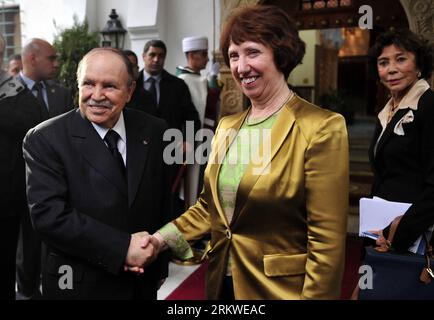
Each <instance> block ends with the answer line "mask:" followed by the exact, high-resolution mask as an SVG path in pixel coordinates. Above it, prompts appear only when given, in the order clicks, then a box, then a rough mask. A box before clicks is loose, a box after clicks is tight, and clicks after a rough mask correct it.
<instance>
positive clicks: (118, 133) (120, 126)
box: [23, 48, 168, 299]
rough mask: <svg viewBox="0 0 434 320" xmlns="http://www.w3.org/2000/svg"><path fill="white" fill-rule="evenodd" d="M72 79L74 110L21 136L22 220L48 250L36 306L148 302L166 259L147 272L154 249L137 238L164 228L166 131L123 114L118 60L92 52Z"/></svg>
mask: <svg viewBox="0 0 434 320" xmlns="http://www.w3.org/2000/svg"><path fill="white" fill-rule="evenodd" d="M77 78H78V83H79V110H73V111H70V112H68V113H66V114H64V115H62V116H60V117H57V118H55V119H51V120H48V121H46V122H44V123H42V124H41V125H39V126H37V127H36V128H34V129H32V130H30V131H29V132H28V134H27V136H26V138H25V140H24V144H23V150H24V157H25V160H26V165H27V171H26V172H27V196H28V202H29V207H30V213H31V218H32V222H33V225H34V227H35V230H36V231H37V233H38V234H39V235H40V236H41V238H42V240H43V241H44V243H45V244H46V245H47V259H46V260H45V261H44V266H43V278H42V288H43V293H44V298H45V297H46V298H48V299H155V298H156V295H157V288H158V284H159V281H160V280H161V279H163V278H165V277H166V276H167V259H164V256H163V257H161V256H160V257H159V258H158V260H157V261H155V262H154V263H152V264H150V263H151V262H152V261H153V260H155V259H156V251H157V250H156V249H158V248H156V247H155V246H157V245H158V243H157V242H156V241H155V239H154V238H153V237H152V236H150V235H149V234H148V233H146V232H140V231H143V230H147V231H149V232H154V231H155V230H157V228H158V227H160V226H161V225H162V224H163V223H164V222H165V221H167V218H166V217H165V213H166V209H165V207H164V206H165V204H166V203H167V198H166V196H167V193H168V192H167V190H168V188H167V183H166V179H165V178H164V177H165V164H164V161H163V149H164V145H163V134H164V131H165V129H166V127H167V126H166V124H165V122H164V121H163V120H161V119H157V118H154V117H152V116H149V115H147V114H145V113H143V112H140V111H137V110H128V109H124V106H125V104H126V103H127V102H128V101H129V100H130V98H131V95H132V92H133V90H134V87H135V82H134V80H133V70H132V68H131V64H130V63H129V62H128V59H127V58H126V57H125V56H124V55H123V54H122V53H121V52H120V51H118V50H115V49H111V48H97V49H94V50H92V51H91V52H90V53H88V54H87V55H86V56H85V57H84V58H83V60H82V61H81V63H80V65H79V68H78V72H77ZM145 266H146V268H145V269H144V272H143V267H145ZM134 268H138V269H141V271H142V273H141V274H140V275H139V276H137V275H135V274H132V273H130V272H129V271H128V270H131V269H132V270H134ZM126 270H127V271H126Z"/></svg>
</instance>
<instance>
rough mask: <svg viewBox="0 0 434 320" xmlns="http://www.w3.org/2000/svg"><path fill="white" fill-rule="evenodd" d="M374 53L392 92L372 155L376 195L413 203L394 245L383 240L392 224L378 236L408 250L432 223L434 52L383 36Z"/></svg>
mask: <svg viewBox="0 0 434 320" xmlns="http://www.w3.org/2000/svg"><path fill="white" fill-rule="evenodd" d="M371 52H372V55H373V57H374V58H375V60H376V65H377V68H376V69H377V72H378V77H379V79H380V81H381V82H382V84H383V85H384V86H385V87H386V88H387V89H388V90H389V92H390V100H389V101H388V102H387V104H386V106H385V107H384V108H383V109H382V110H381V111H380V113H379V114H378V119H377V125H376V129H375V133H374V136H373V140H372V143H371V148H370V151H369V156H370V161H371V165H372V168H373V171H374V184H373V187H372V195H373V196H377V197H380V198H383V199H385V200H389V201H396V202H407V203H411V204H412V205H411V207H410V208H409V209H408V210H407V211H406V212H405V213H403V214H404V215H403V217H402V219H401V221H400V222H399V224H398V227H397V230H396V233H395V234H394V237H393V243H391V244H390V243H387V241H386V240H385V239H387V238H388V235H389V228H390V225H389V226H388V227H386V228H385V229H383V230H379V231H378V234H379V235H380V237H379V238H378V240H377V245H384V244H386V243H387V245H388V246H390V245H391V246H392V247H393V248H394V249H396V250H398V251H406V250H408V248H409V247H410V246H411V245H412V244H413V243H414V242H415V240H416V239H417V238H418V237H419V236H420V235H421V234H422V233H423V232H425V231H426V230H427V229H428V228H429V227H430V226H431V225H433V224H434V92H433V91H432V90H431V88H430V86H429V84H428V82H427V81H426V79H429V78H430V76H431V74H432V71H433V52H432V49H431V46H430V45H429V44H428V41H425V40H424V39H422V38H420V37H419V36H418V35H416V34H414V33H412V32H411V31H400V32H388V33H385V34H382V35H380V36H379V37H378V38H377V40H376V43H375V45H374V47H373V48H372V51H371ZM379 214H381V213H379Z"/></svg>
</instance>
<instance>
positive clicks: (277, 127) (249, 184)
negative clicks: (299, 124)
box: [231, 96, 301, 225]
mask: <svg viewBox="0 0 434 320" xmlns="http://www.w3.org/2000/svg"><path fill="white" fill-rule="evenodd" d="M300 102H301V101H300V99H299V98H298V96H294V98H292V99H291V100H290V101H288V102H287V103H286V104H285V106H284V107H283V108H282V111H281V112H280V113H279V115H278V116H277V119H276V122H275V123H274V125H273V127H272V129H271V150H270V149H269V150H270V152H268V155H267V154H266V153H265V154H264V145H263V144H262V145H261V146H260V147H259V152H258V155H265V157H264V158H263V159H262V163H261V164H260V167H259V168H258V166H257V165H254V164H252V163H250V164H249V165H248V166H247V168H246V171H245V172H244V175H243V178H242V179H241V181H240V185H239V186H238V191H237V198H236V202H235V209H234V216H233V218H232V222H231V225H233V224H234V223H235V222H236V220H237V218H238V217H239V215H240V213H241V211H242V208H243V207H244V204H245V203H246V201H247V198H248V196H249V193H250V191H251V190H252V188H253V186H254V185H255V183H256V181H257V180H258V179H259V177H260V176H261V175H263V174H268V173H270V172H271V170H272V168H271V166H270V163H271V160H273V158H274V157H275V156H276V154H277V153H278V152H279V150H280V148H281V146H282V145H283V144H284V143H285V140H286V138H287V136H288V135H289V133H290V132H291V129H292V127H293V125H294V122H295V115H294V110H293V108H294V107H293V106H294V105H295V104H297V103H300Z"/></svg>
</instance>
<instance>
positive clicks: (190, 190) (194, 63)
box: [176, 36, 220, 207]
mask: <svg viewBox="0 0 434 320" xmlns="http://www.w3.org/2000/svg"><path fill="white" fill-rule="evenodd" d="M182 51H183V52H184V53H185V56H186V58H187V66H184V67H182V66H179V67H177V68H176V74H177V75H178V77H179V78H181V79H182V80H184V81H185V83H186V84H187V86H188V89H189V90H190V94H191V99H192V101H193V104H194V106H195V107H196V110H197V112H198V113H199V119H200V123H201V128H202V129H204V128H206V129H210V130H212V131H214V130H215V128H216V126H217V120H218V119H217V118H218V100H219V94H220V89H219V88H218V86H217V85H216V79H215V78H216V76H217V74H218V72H219V71H218V64H217V63H215V64H214V65H213V67H212V71H211V73H210V75H209V77H207V76H204V75H201V73H200V72H201V70H203V69H205V68H206V65H207V64H208V61H209V58H208V38H207V37H203V36H199V37H187V38H184V39H183V40H182ZM208 78H209V79H208ZM206 161H207V159H204V162H206ZM205 167H206V163H205V164H204V163H203V162H202V165H201V164H198V163H196V164H194V165H192V166H190V167H189V168H188V171H187V175H186V180H187V181H186V188H185V190H186V191H185V192H186V193H187V197H186V199H188V201H189V203H187V207H190V206H192V205H194V204H195V203H196V201H197V196H198V194H199V193H200V191H201V189H202V180H203V173H204V171H205Z"/></svg>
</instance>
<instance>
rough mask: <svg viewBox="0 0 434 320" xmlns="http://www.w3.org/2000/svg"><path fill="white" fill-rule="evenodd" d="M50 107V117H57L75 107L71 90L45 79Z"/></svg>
mask: <svg viewBox="0 0 434 320" xmlns="http://www.w3.org/2000/svg"><path fill="white" fill-rule="evenodd" d="M44 83H45V86H46V88H47V97H48V105H49V106H50V108H49V117H50V118H52V117H55V116H58V115H61V114H62V113H65V112H67V111H69V110H72V109H73V108H74V104H73V102H72V94H71V90H69V89H67V88H65V87H63V86H61V85H60V84H58V83H56V82H54V81H52V80H48V81H45V82H44Z"/></svg>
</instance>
